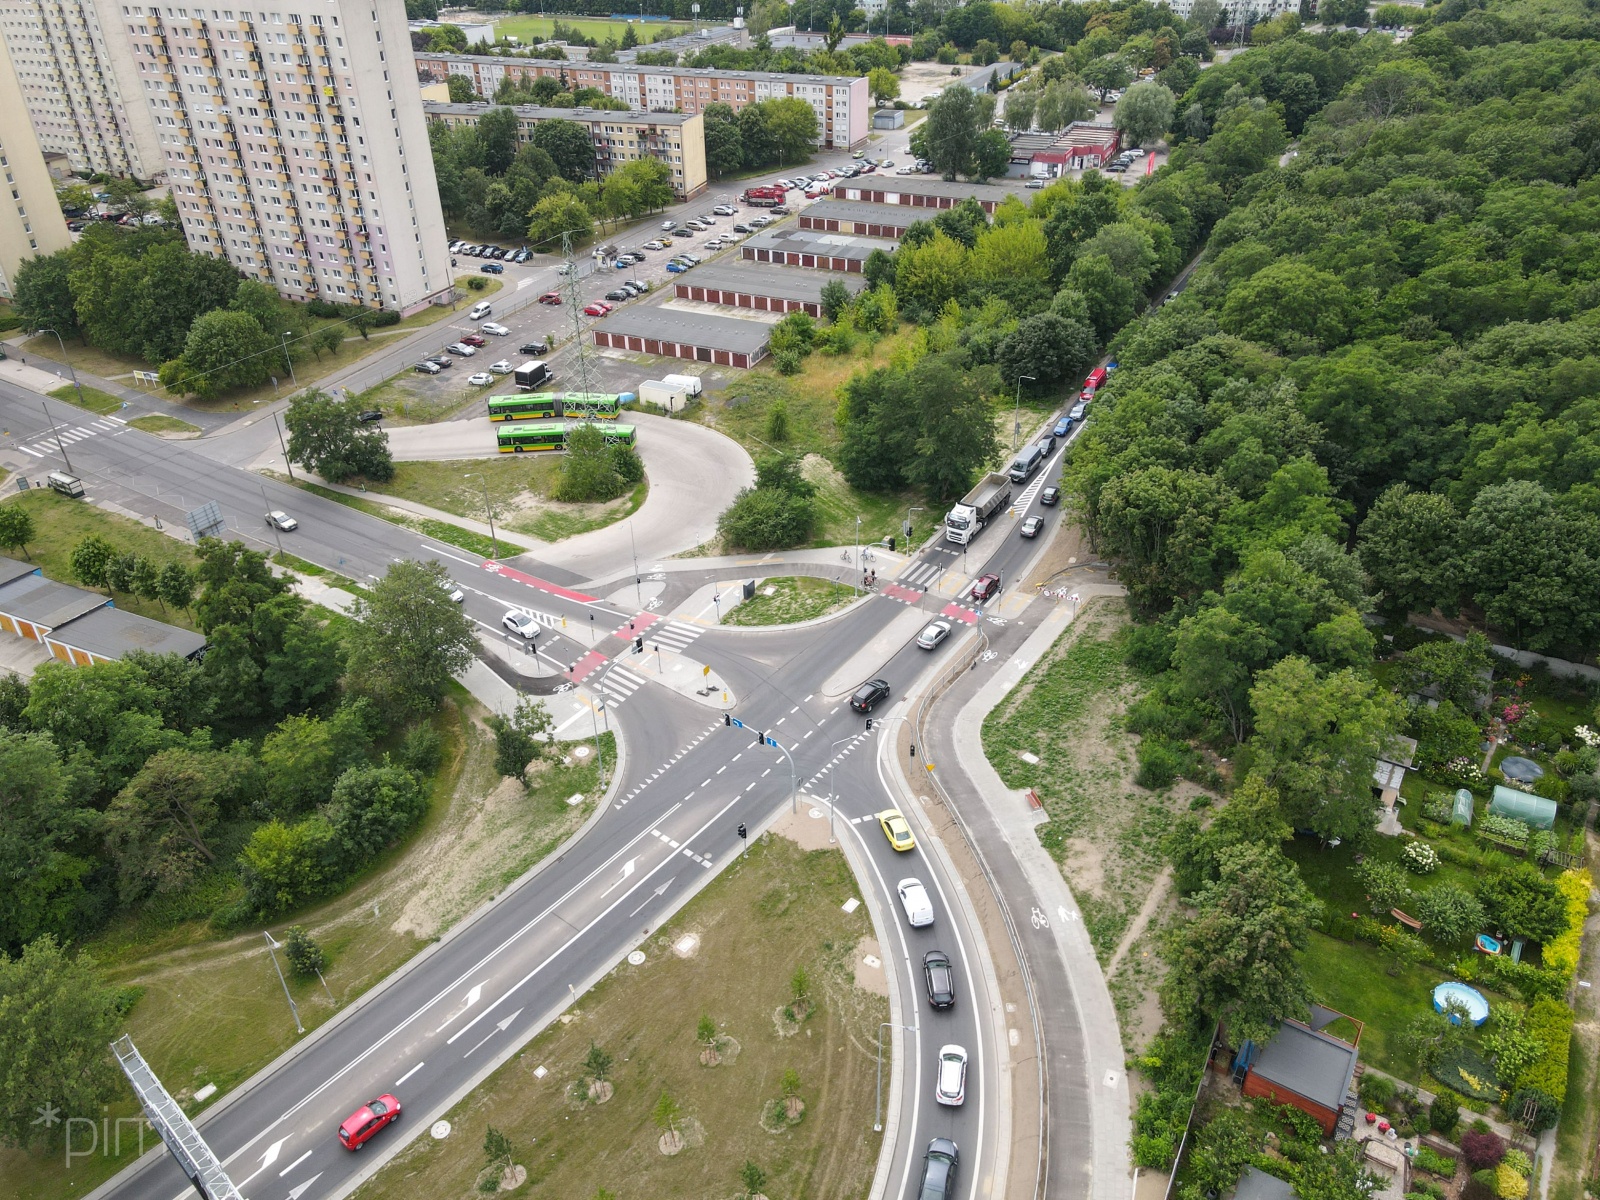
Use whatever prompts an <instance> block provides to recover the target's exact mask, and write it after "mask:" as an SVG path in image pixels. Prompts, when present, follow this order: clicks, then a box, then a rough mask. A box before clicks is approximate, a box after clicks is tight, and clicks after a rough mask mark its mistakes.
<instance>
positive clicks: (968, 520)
mask: <svg viewBox="0 0 1600 1200" xmlns="http://www.w3.org/2000/svg"><path fill="white" fill-rule="evenodd" d="M1010 503H1011V480H1010V479H1009V478H1008V477H1007V476H1006V475H1004V474H1003V473H1001V472H999V471H991V472H990V473H989V474H987V475H985V476H984V477H983V478H982V479H980V480H979V481H978V486H977V487H975V488H973V489H972V490H971V491H970V492H968V493H967V494H966V495H965V496H963V497H962V498H961V503H959V504H957V505H956V506H955V507H954V508H952V509H951V510H950V513H949V515H948V516H946V517H945V519H944V538H945V541H947V542H956V543H957V544H959V545H962V546H965V545H966V544H967V543H968V542H970V541H971V540H972V539H973V538H974V537H976V536H977V534H978V531H979V530H980V529H982V528H983V527H984V526H985V525H987V524H988V523H989V518H990V517H992V516H994V514H995V513H997V512H999V511H1000V510H1001V509H1002V508H1004V507H1005V506H1006V505H1008V504H1010Z"/></svg>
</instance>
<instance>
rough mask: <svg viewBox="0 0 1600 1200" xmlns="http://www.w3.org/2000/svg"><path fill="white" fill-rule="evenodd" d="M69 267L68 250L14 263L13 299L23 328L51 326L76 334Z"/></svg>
mask: <svg viewBox="0 0 1600 1200" xmlns="http://www.w3.org/2000/svg"><path fill="white" fill-rule="evenodd" d="M71 271H72V252H71V251H70V250H58V251H57V252H56V253H54V254H46V255H43V256H38V257H34V258H25V259H23V260H22V263H21V265H19V266H18V267H17V279H16V291H15V295H14V296H13V298H12V303H13V304H14V305H15V306H16V311H17V315H18V316H19V317H21V318H22V325H23V328H24V329H28V330H35V329H54V330H56V331H57V332H58V333H60V334H61V336H62V337H63V338H69V337H73V336H74V335H76V334H77V332H78V313H77V310H76V309H75V308H74V307H73V300H72V284H71V282H70V279H69V276H70V274H71Z"/></svg>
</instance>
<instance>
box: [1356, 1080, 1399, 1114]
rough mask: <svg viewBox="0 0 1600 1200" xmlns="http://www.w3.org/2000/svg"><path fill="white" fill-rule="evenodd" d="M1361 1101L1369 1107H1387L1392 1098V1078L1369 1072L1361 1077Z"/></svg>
mask: <svg viewBox="0 0 1600 1200" xmlns="http://www.w3.org/2000/svg"><path fill="white" fill-rule="evenodd" d="M1360 1094H1361V1103H1363V1104H1365V1105H1366V1106H1367V1107H1368V1108H1371V1109H1380V1108H1388V1107H1389V1102H1390V1101H1391V1100H1393V1099H1394V1080H1392V1079H1389V1078H1387V1077H1386V1076H1383V1075H1374V1074H1372V1073H1370V1072H1368V1073H1367V1074H1365V1075H1363V1076H1362V1077H1361V1089H1360Z"/></svg>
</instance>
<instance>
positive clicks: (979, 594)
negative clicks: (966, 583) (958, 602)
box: [967, 575, 1000, 604]
mask: <svg viewBox="0 0 1600 1200" xmlns="http://www.w3.org/2000/svg"><path fill="white" fill-rule="evenodd" d="M999 590H1000V576H998V575H980V576H978V580H977V582H976V583H974V584H973V585H972V586H971V587H970V588H968V589H967V599H969V600H971V601H972V602H973V603H974V604H982V603H983V602H984V601H985V600H987V599H989V597H991V596H993V595H994V594H995V593H996V592H998V591H999Z"/></svg>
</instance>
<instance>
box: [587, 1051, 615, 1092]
mask: <svg viewBox="0 0 1600 1200" xmlns="http://www.w3.org/2000/svg"><path fill="white" fill-rule="evenodd" d="M583 1069H584V1070H585V1071H587V1072H588V1074H589V1076H590V1078H592V1079H595V1080H598V1081H600V1082H602V1083H603V1082H605V1078H606V1076H607V1075H609V1074H611V1055H609V1054H607V1053H606V1052H605V1050H603V1049H601V1048H600V1047H599V1046H597V1045H596V1044H595V1043H594V1042H590V1043H589V1053H588V1054H585V1055H584V1056H583Z"/></svg>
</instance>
